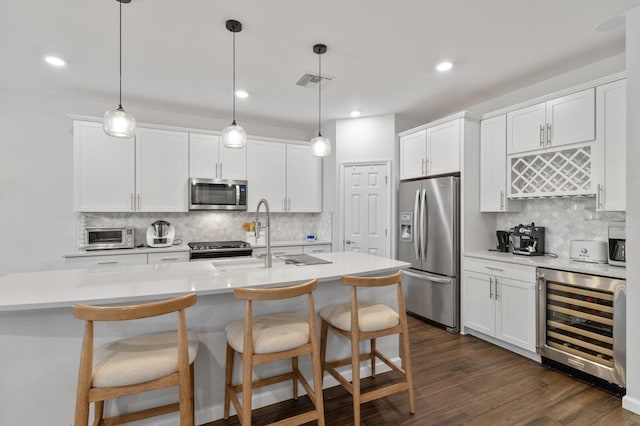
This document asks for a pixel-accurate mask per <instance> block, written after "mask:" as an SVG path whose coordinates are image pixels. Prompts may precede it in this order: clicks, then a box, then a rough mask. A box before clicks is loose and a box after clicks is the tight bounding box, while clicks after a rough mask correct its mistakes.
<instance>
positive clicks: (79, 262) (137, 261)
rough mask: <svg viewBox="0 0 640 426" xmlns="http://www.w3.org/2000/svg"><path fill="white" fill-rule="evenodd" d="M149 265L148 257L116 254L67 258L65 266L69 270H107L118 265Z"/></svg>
mask: <svg viewBox="0 0 640 426" xmlns="http://www.w3.org/2000/svg"><path fill="white" fill-rule="evenodd" d="M145 263H147V255H146V254H144V253H137V254H115V255H103V256H100V255H98V256H77V257H67V258H66V259H65V265H66V267H67V268H71V269H78V268H106V267H113V266H118V265H144V264H145Z"/></svg>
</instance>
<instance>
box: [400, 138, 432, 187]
mask: <svg viewBox="0 0 640 426" xmlns="http://www.w3.org/2000/svg"><path fill="white" fill-rule="evenodd" d="M426 163H427V131H426V130H420V131H418V132H416V133H413V134H410V135H405V136H401V137H400V179H411V178H416V177H422V176H426V174H427V171H426Z"/></svg>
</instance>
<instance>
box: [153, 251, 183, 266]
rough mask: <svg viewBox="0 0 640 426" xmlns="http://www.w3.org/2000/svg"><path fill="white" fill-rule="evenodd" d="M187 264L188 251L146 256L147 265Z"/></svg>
mask: <svg viewBox="0 0 640 426" xmlns="http://www.w3.org/2000/svg"><path fill="white" fill-rule="evenodd" d="M175 262H189V252H188V251H173V252H166V253H149V254H147V263H148V264H150V265H157V264H160V263H175Z"/></svg>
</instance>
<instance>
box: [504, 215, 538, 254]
mask: <svg viewBox="0 0 640 426" xmlns="http://www.w3.org/2000/svg"><path fill="white" fill-rule="evenodd" d="M511 239H512V243H513V254H521V255H524V256H544V226H536V225H535V223H533V222H531V224H530V225H522V224H520V225H517V226H514V227H513V228H511Z"/></svg>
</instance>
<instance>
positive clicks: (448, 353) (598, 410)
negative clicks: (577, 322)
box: [206, 317, 640, 426]
mask: <svg viewBox="0 0 640 426" xmlns="http://www.w3.org/2000/svg"><path fill="white" fill-rule="evenodd" d="M409 326H410V332H409V334H410V337H411V354H412V355H411V358H412V360H413V368H414V373H413V374H414V380H415V393H416V408H417V409H416V413H415V414H413V415H411V414H409V404H408V399H407V395H406V393H401V394H396V395H393V396H391V397H387V398H383V399H379V400H377V401H372V402H369V403H367V404H363V405H362V422H363V424H366V425H458V424H472V425H532V426H533V425H569V424H570V425H640V416H637V415H634V414H632V413H630V412H628V411H626V410H623V409H622V402H621V398H620V396H618V395H615V394H612V393H610V392H608V391H606V390H603V389H601V388H598V387H595V386H593V385H591V384H590V383H588V382H586V381H583V380H581V379H579V378H575V377H571V376H569V375H567V374H566V373H563V372H560V371H557V370H554V369H551V368H548V367H545V366H542V365H540V364H538V363H536V362H533V361H531V360H529V359H527V358H524V357H521V356H519V355H516V354H514V353H511V352H509V351H507V350H504V349H502V348H499V347H497V346H494V345H491V344H489V343H486V342H484V341H482V340H480V339H477V338H475V337H473V336H461V335H452V334H449V333H447V332H446V331H444V330H441V329H439V328H436V327H433V326H431V325H429V324H425V323H424V322H422V321H420V320H418V319H415V318H411V317H410V318H409ZM396 377H397V376H396V375H395V373H393V372H390V373H384V374H380V375H378V376H377V377H376V378H374V379H371V378H368V379H364V380H363V382H362V385H363V389H366V388H371V387H372V386H375V385H376V384H379V383H384V382H388V381H393V379H394V378H396ZM324 402H325V416H326V424H327V425H340V426H342V425H348V424H352V423H353V415H352V411H351V407H352V406H351V396H350V395H349V394H348V393H347V391H345V390H344V389H343V388H342V387H334V388H331V389H326V390H325V392H324ZM310 407H311V402H310V401H309V399H308V398H307V397H303V398H300V399H298V400H297V401H294V400H290V401H285V402H282V403H279V404H274V405H271V406H268V407H264V408H261V409H258V410H255V411H254V414H253V420H254V424H256V425H263V424H268V423H271V422H273V421H276V420H278V419H281V418H283V417H285V416H288V415H291V414H292V413H294V412H304V411H306V410H308V409H309V408H310ZM238 424H239V423H238V421H237V418H236V417H235V416H233V417H231V418H230V419H229V420H228V421H224V420H218V421H215V422H213V423H208V424H207V425H206V426H230V425H238ZM311 424H313V423H311Z"/></svg>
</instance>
